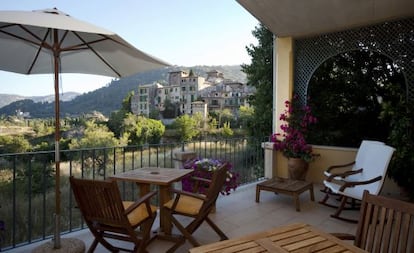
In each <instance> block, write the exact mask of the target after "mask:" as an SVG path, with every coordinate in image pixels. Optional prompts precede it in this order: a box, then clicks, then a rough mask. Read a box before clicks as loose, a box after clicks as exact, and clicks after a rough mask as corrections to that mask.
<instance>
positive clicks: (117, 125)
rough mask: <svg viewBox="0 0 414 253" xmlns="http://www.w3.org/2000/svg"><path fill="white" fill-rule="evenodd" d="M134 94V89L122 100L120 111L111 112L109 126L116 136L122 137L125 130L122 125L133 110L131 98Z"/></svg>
mask: <svg viewBox="0 0 414 253" xmlns="http://www.w3.org/2000/svg"><path fill="white" fill-rule="evenodd" d="M133 96H134V91H130V92H129V93H128V94H127V96H126V97H125V98H124V100H122V106H121V109H120V110H119V111H115V112H112V113H111V116H110V117H109V120H108V123H107V125H108V128H109V129H110V130H111V131H112V132H113V133H114V134H115V136H117V137H120V136H121V133H122V132H123V129H122V126H123V121H124V119H125V118H126V117H127V114H128V113H132V111H131V99H132V97H133Z"/></svg>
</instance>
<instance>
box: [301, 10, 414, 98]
mask: <svg viewBox="0 0 414 253" xmlns="http://www.w3.org/2000/svg"><path fill="white" fill-rule="evenodd" d="M361 49H363V50H370V51H375V52H378V53H380V54H384V55H386V56H388V57H389V58H390V59H392V60H393V61H394V63H396V64H397V65H398V66H400V67H401V68H402V70H403V74H404V78H405V83H406V86H407V97H408V98H409V99H410V100H413V99H414V18H408V19H403V20H397V21H393V22H385V23H381V24H378V25H373V26H367V27H362V28H357V29H351V30H346V31H341V32H334V33H329V34H324V35H319V36H316V37H311V38H302V39H297V40H295V41H294V52H295V60H294V64H295V69H294V81H295V90H296V92H297V93H298V94H299V95H300V97H301V98H302V101H304V99H305V97H306V94H307V90H308V84H309V81H310V79H311V77H312V75H313V73H314V72H315V70H316V69H317V68H318V67H319V66H320V65H321V64H322V63H323V62H324V61H326V60H327V59H329V58H330V57H332V56H335V55H337V54H340V53H343V52H348V51H352V50H361Z"/></svg>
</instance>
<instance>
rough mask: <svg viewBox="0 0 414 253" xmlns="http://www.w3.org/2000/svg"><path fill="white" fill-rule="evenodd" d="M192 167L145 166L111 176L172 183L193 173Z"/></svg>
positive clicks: (134, 180)
mask: <svg viewBox="0 0 414 253" xmlns="http://www.w3.org/2000/svg"><path fill="white" fill-rule="evenodd" d="M192 172H193V170H191V169H176V168H160V167H143V168H139V169H134V170H130V171H125V172H122V173H117V174H115V175H112V176H110V178H111V179H115V180H123V181H130V182H135V183H144V184H157V185H170V184H171V183H173V182H176V181H178V180H180V179H181V178H183V177H185V176H186V175H188V174H190V173H192Z"/></svg>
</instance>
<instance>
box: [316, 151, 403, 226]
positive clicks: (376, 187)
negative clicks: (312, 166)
mask: <svg viewBox="0 0 414 253" xmlns="http://www.w3.org/2000/svg"><path fill="white" fill-rule="evenodd" d="M394 150H395V149H394V148H393V147H390V146H387V145H385V144H384V145H378V144H373V145H369V146H368V147H367V149H366V150H365V152H364V157H363V158H361V159H360V161H359V164H358V167H359V169H357V170H353V171H352V172H351V173H347V172H345V173H343V174H341V175H338V174H332V175H331V176H330V177H328V178H327V179H326V180H324V185H325V187H327V188H328V189H329V190H328V192H327V193H326V195H325V197H324V199H323V200H322V201H320V203H322V204H325V205H328V204H327V203H326V202H327V200H328V198H329V195H330V194H331V193H334V194H337V195H338V196H339V197H340V200H341V203H340V205H339V206H338V207H337V211H336V212H335V213H334V214H333V215H331V217H333V218H337V219H341V220H345V221H349V222H355V223H356V222H357V221H356V220H352V219H347V218H344V217H341V216H340V214H341V212H342V211H343V210H344V209H346V204H348V200H349V199H350V200H351V204H352V206H355V201H361V200H362V195H363V192H364V190H368V191H369V192H370V193H371V194H374V195H378V194H379V193H380V191H381V188H382V185H383V182H384V179H385V176H386V173H387V168H388V165H389V163H390V161H391V157H392V154H393V153H394ZM328 206H330V205H328Z"/></svg>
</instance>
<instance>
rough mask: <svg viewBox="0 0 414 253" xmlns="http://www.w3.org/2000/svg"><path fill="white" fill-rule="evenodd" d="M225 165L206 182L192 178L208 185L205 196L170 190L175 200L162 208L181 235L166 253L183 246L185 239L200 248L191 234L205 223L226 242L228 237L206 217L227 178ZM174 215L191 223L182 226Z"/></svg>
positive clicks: (205, 180)
mask: <svg viewBox="0 0 414 253" xmlns="http://www.w3.org/2000/svg"><path fill="white" fill-rule="evenodd" d="M226 166H227V164H223V165H222V166H221V167H220V168H218V169H217V170H216V171H215V172H214V173H213V176H212V178H211V180H207V179H204V178H194V180H197V181H198V182H201V183H202V184H205V183H208V184H209V187H208V190H207V193H206V195H202V194H197V193H193V192H184V191H180V190H176V189H171V191H172V192H173V193H175V194H176V195H175V198H174V199H172V200H170V201H169V202H167V203H166V204H165V205H164V207H163V208H165V209H164V210H165V211H166V213H168V216H169V218H170V219H171V221H172V223H173V225H175V226H176V227H177V229H178V230H179V231H180V232H181V233H182V235H183V237H181V238H180V239H179V240H178V241H177V242H176V243H175V245H174V246H173V247H172V248H170V249H169V250H168V251H167V252H174V251H175V250H176V249H177V248H178V247H180V246H181V245H182V244H184V242H185V240H186V239H187V240H188V241H189V242H190V243H191V244H192V245H194V246H200V243H199V242H197V240H196V239H195V238H194V237H193V235H192V234H193V233H194V232H195V231H196V230H197V229H198V228H199V227H200V225H201V224H202V223H203V222H204V221H206V222H207V224H208V225H210V227H211V228H213V230H214V231H215V232H216V233H217V234H218V235H219V236H220V239H221V240H226V239H228V237H227V236H226V235H225V234H224V232H223V231H221V230H220V228H219V227H218V226H217V225H216V224H215V223H214V222H213V221H212V220H211V219H210V218H209V217H208V215H209V213H210V212H211V211H212V209H213V208H214V207H215V203H216V200H217V197H218V195H219V194H220V192H221V190H222V188H223V185H224V183H225V181H226V178H227V174H226V173H227V167H226ZM174 215H181V216H186V217H191V218H192V221H191V222H190V223H189V224H188V225H187V226H184V225H183V224H181V222H180V221H179V220H178V219H177V218H176V217H174Z"/></svg>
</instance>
